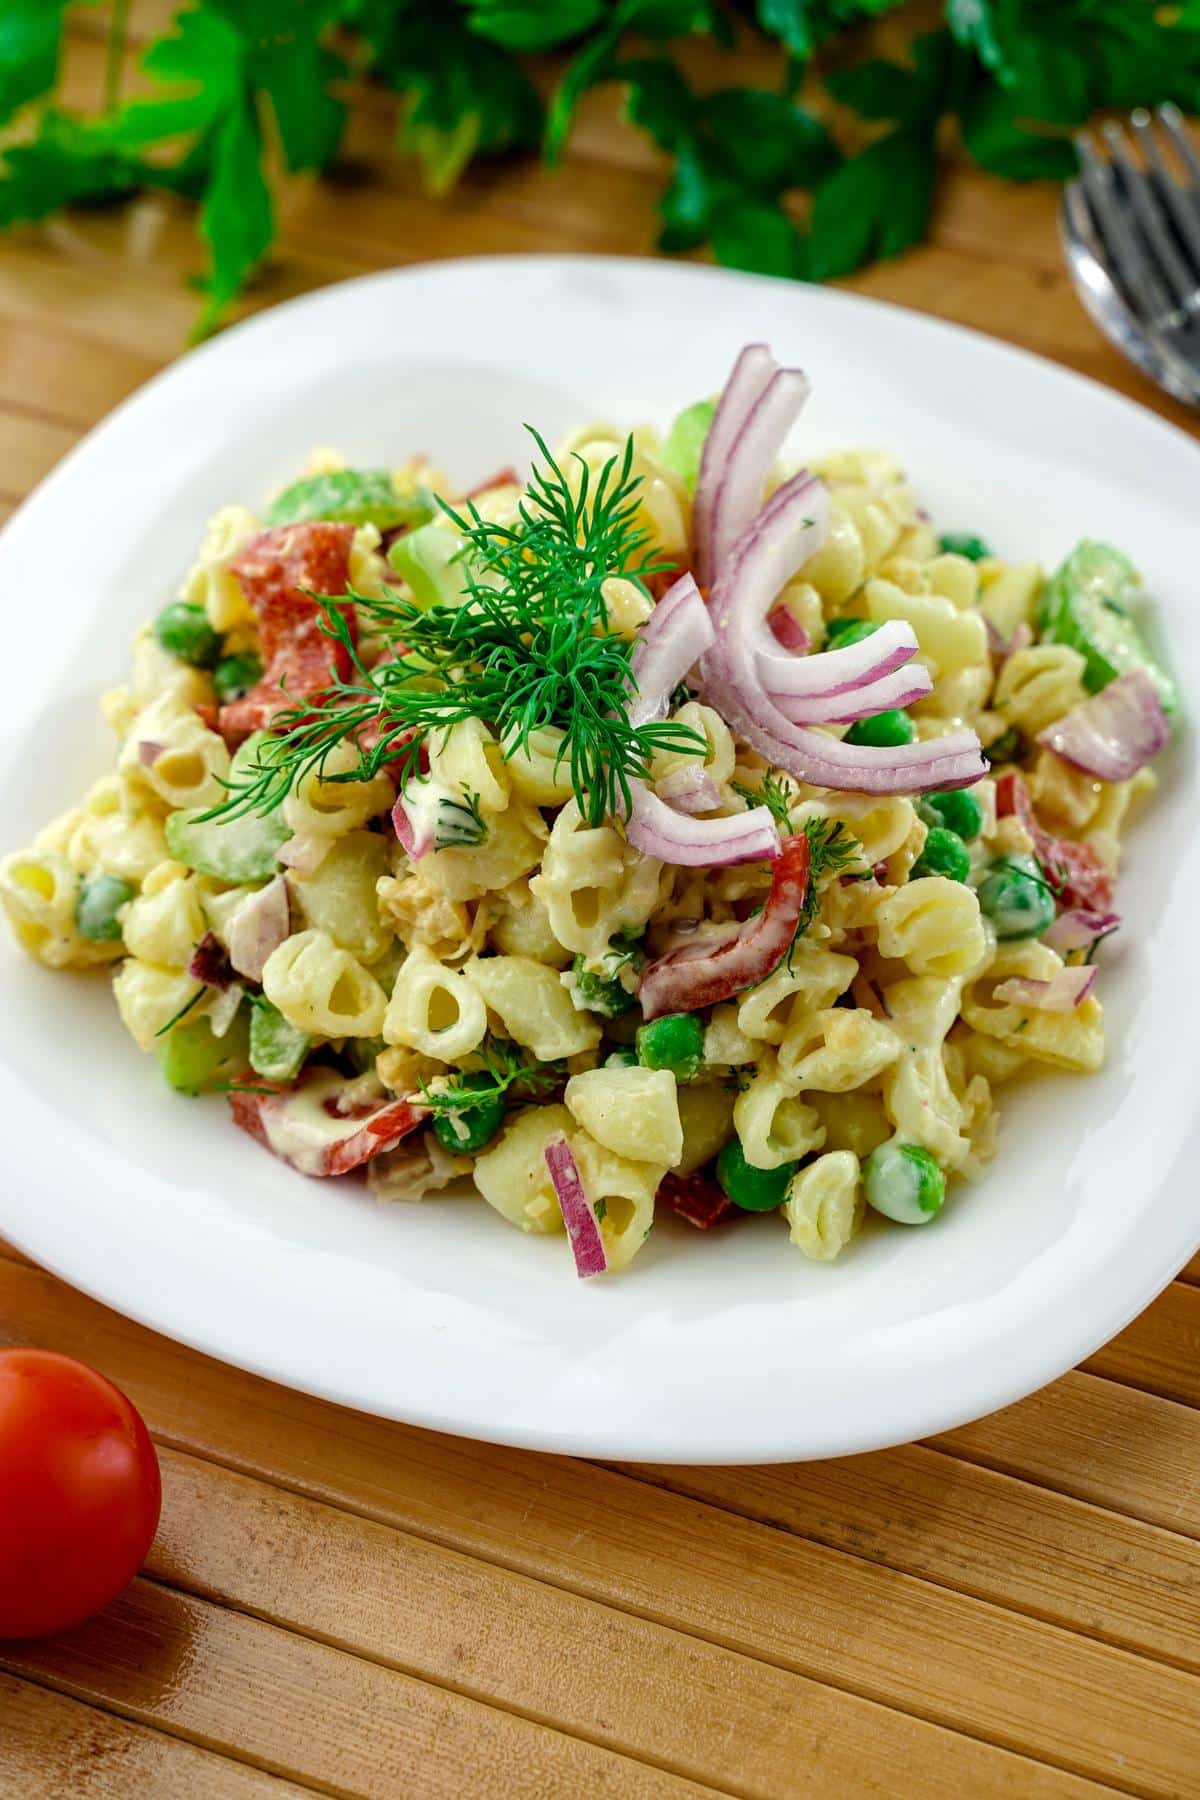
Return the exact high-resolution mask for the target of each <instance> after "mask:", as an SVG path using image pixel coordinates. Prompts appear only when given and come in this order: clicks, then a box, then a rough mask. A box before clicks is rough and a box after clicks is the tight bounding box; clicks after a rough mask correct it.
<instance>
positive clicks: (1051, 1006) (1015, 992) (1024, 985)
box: [992, 963, 1098, 1012]
mask: <svg viewBox="0 0 1200 1800" xmlns="http://www.w3.org/2000/svg"><path fill="white" fill-rule="evenodd" d="M1097 973H1098V971H1097V969H1096V966H1095V964H1094V963H1088V964H1083V963H1077V964H1075V965H1073V966H1072V967H1071V968H1069V969H1060V970H1059V971H1058V973H1057V974H1056V975H1052V976H1051V977H1050V979H1049V980H1048V981H1037V980H1034V979H1033V978H1032V977H1028V976H1024V975H1010V976H1009V978H1008V980H1007V981H999V982H997V983H996V986H995V988H994V989H993V990H992V992H993V998H994V999H996V1000H999V1002H1000V1004H1001V1005H1002V1006H1030V1007H1032V1008H1033V1010H1034V1011H1035V1012H1073V1011H1074V1009H1075V1008H1076V1007H1077V1006H1079V1005H1080V1004H1081V1003H1082V1002H1083V1001H1084V1000H1086V999H1087V997H1088V995H1089V994H1090V993H1091V991H1092V989H1093V988H1094V987H1095V985H1096V975H1097Z"/></svg>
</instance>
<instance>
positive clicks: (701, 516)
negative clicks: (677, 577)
mask: <svg viewBox="0 0 1200 1800" xmlns="http://www.w3.org/2000/svg"><path fill="white" fill-rule="evenodd" d="M778 367H779V365H778V364H777V363H776V361H775V358H774V357H773V356H772V355H771V352H770V351H769V350H768V348H767V346H766V345H765V344H747V345H746V347H745V349H744V350H743V351H742V352H741V354H740V356H739V357H738V359H737V361H736V362H735V363H734V365H733V368H732V370H731V372H730V375H729V379H728V380H727V381H726V383H725V386H724V389H723V390H722V393H721V398H720V400H719V402H718V404H717V410H716V412H715V413H714V414H713V418H712V423H711V424H710V425H709V428H708V433H707V435H706V437H705V439H704V449H703V451H702V452H701V456H700V469H699V472H698V474H697V477H696V493H695V497H694V499H693V501H692V544H693V547H694V551H695V562H696V570H697V573H698V574H699V577H700V580H701V581H703V582H704V583H705V584H706V585H707V584H708V583H710V582H711V581H712V579H713V575H714V573H715V571H714V569H713V567H712V523H713V512H714V507H715V504H716V498H717V491H718V489H719V487H720V485H721V481H722V478H723V476H724V473H725V464H726V462H727V461H728V458H729V453H730V451H731V450H732V449H733V446H734V443H735V441H736V439H737V435H738V433H739V431H740V430H741V429H742V426H743V425H744V424H745V422H746V419H747V417H748V415H749V414H750V412H751V411H752V409H753V408H754V406H755V405H756V404H757V402H758V401H759V399H760V398H761V397H762V394H763V390H764V389H765V388H766V386H767V383H768V382H769V381H770V380H771V377H772V376H773V375H774V374H775V373H776V371H777V369H778Z"/></svg>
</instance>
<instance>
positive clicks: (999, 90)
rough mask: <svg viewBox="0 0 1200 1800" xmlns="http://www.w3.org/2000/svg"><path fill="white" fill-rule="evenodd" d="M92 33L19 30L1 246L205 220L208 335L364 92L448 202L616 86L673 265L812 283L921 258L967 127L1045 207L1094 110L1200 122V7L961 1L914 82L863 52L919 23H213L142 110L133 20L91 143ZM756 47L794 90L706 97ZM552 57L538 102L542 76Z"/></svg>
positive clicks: (458, 2) (54, 26)
mask: <svg viewBox="0 0 1200 1800" xmlns="http://www.w3.org/2000/svg"><path fill="white" fill-rule="evenodd" d="M94 6H95V0H76V3H75V4H74V5H72V3H71V0H3V4H2V6H0V133H2V134H3V135H2V136H0V144H2V145H3V148H2V149H0V226H5V225H13V224H16V223H18V222H21V221H26V220H36V219H42V218H46V217H48V216H49V215H50V214H52V213H54V212H56V211H57V210H58V209H59V208H61V207H63V206H68V205H72V204H86V203H89V202H99V201H112V200H114V199H119V198H121V197H123V196H126V195H129V194H133V193H135V192H137V191H139V190H142V189H146V188H150V189H153V188H159V189H167V190H170V191H172V192H174V193H177V194H180V195H183V196H184V197H186V198H188V199H191V200H194V201H195V202H197V204H198V206H199V225H200V231H201V234H202V235H203V237H204V238H205V240H206V241H207V244H208V247H209V273H208V277H207V282H206V289H207V292H206V298H205V302H204V306H203V309H202V311H201V315H200V318H199V321H198V324H197V331H198V332H199V333H202V332H204V331H207V330H209V329H211V328H212V326H213V325H215V324H216V323H218V322H219V320H220V319H221V318H222V317H223V316H224V314H225V312H226V310H227V309H228V307H229V304H230V302H231V301H232V300H233V299H234V298H235V296H236V295H237V294H238V292H239V291H240V290H241V288H242V287H243V285H244V284H245V282H246V281H247V280H248V279H249V277H250V276H251V275H252V274H253V272H254V270H255V268H256V267H257V266H258V264H259V263H260V262H261V260H262V258H263V256H264V255H265V254H266V252H267V250H268V249H269V248H270V246H271V243H272V241H273V238H274V234H275V217H274V206H273V200H272V183H273V181H274V180H275V178H276V172H277V171H279V170H281V169H282V170H284V171H289V170H292V171H294V170H317V171H319V170H323V169H326V168H328V167H329V165H330V164H331V162H332V161H333V160H334V158H335V157H336V155H337V151H338V147H339V144H340V141H341V135H342V130H343V126H344V122H345V108H346V100H347V96H348V92H349V84H350V83H351V82H352V80H353V79H356V78H364V77H369V78H370V79H373V80H375V81H378V82H380V83H382V84H384V85H385V86H387V87H389V88H391V89H392V90H394V92H395V93H396V95H397V96H398V101H399V112H400V118H399V132H398V139H397V142H398V148H399V151H400V153H401V154H406V155H413V156H415V157H417V158H418V159H419V161H420V164H421V167H422V169H423V172H424V176H425V179H426V182H427V184H428V186H429V187H430V189H431V191H433V192H434V193H444V192H445V191H446V190H447V189H448V188H449V187H451V186H452V185H453V183H454V182H455V181H456V180H457V178H458V177H459V175H460V174H461V173H462V171H463V169H464V168H465V167H466V166H467V164H468V163H470V162H471V161H472V159H473V158H475V157H476V156H493V155H497V154H500V153H506V152H514V151H535V150H537V149H538V148H539V147H540V148H541V150H542V152H543V153H544V155H545V156H546V157H547V159H548V160H550V161H551V162H553V161H554V160H555V159H557V157H558V156H559V155H561V153H562V150H563V147H564V145H565V143H566V141H567V139H568V136H569V134H570V128H571V122H572V118H573V116H574V112H575V109H576V106H577V104H578V102H579V99H580V97H581V96H582V95H583V94H584V92H585V91H586V90H587V89H588V88H590V87H594V86H596V85H598V84H600V83H606V82H607V83H617V84H619V85H620V86H621V87H622V89H623V90H624V92H625V95H626V101H627V111H628V116H629V118H630V120H631V121H632V123H633V124H634V125H635V126H638V127H640V128H641V129H642V130H644V131H645V132H647V133H648V134H649V136H650V137H651V138H652V139H653V140H654V142H655V143H656V144H657V145H658V146H659V147H660V148H661V149H663V150H664V151H666V152H667V154H668V156H669V157H670V158H671V159H672V173H671V175H670V178H669V181H668V184H667V187H666V190H665V192H664V195H663V199H662V229H661V233H660V238H659V242H660V245H661V247H662V248H663V249H665V250H685V249H694V248H697V247H699V246H702V245H708V246H709V247H710V248H711V250H712V251H713V253H714V255H715V256H716V257H717V259H718V260H719V261H721V262H724V263H728V264H731V265H733V266H735V267H738V268H747V269H755V270H760V271H765V272H768V273H772V274H782V275H794V276H800V277H805V278H808V279H812V280H823V279H826V278H829V277H832V276H837V275H844V274H848V273H849V272H850V271H851V270H852V269H855V268H857V267H858V266H859V265H860V264H861V263H863V262H865V261H868V260H869V259H871V258H872V257H875V256H889V255H894V254H895V253H896V252H897V251H899V250H902V249H904V248H905V247H906V246H907V245H908V244H911V243H914V242H915V241H916V240H917V239H919V238H920V236H921V235H922V232H923V231H924V228H925V222H926V219H927V216H928V212H929V206H930V201H931V198H932V194H933V188H934V182H935V178H936V173H937V162H938V154H939V147H940V146H941V145H942V144H943V143H944V141H945V138H946V135H947V127H946V121H947V120H953V121H954V126H953V130H954V131H955V132H956V133H957V135H958V137H959V139H960V140H961V143H962V145H963V147H964V148H965V150H966V151H967V153H968V154H969V155H970V156H971V157H972V158H973V159H974V160H975V161H976V162H977V163H979V164H980V165H981V166H982V167H984V168H987V169H990V170H992V171H994V172H996V173H997V174H1000V175H1004V176H1007V177H1010V178H1011V179H1013V180H1018V181H1026V180H1033V179H1038V178H1052V179H1059V178H1062V177H1064V176H1066V175H1068V174H1069V173H1070V172H1071V170H1072V168H1073V151H1072V148H1071V144H1070V139H1069V135H1068V134H1069V131H1070V128H1072V127H1074V126H1077V125H1079V124H1080V123H1082V122H1083V121H1084V120H1085V119H1086V118H1087V117H1088V116H1089V115H1090V114H1091V113H1092V112H1094V111H1095V110H1097V109H1098V108H1102V107H1131V106H1135V105H1142V106H1151V105H1155V104H1157V103H1158V102H1160V101H1163V100H1174V101H1176V102H1177V103H1178V104H1179V105H1181V106H1182V107H1184V108H1185V109H1187V110H1200V0H1174V3H1172V4H1158V3H1156V0H943V5H942V7H941V23H940V28H939V29H937V30H936V31H933V32H929V33H927V34H926V35H923V36H918V37H917V38H916V39H915V41H914V42H913V44H912V48H911V54H910V56H909V58H908V60H907V61H906V62H904V63H902V64H901V63H891V62H880V61H858V62H855V61H854V60H853V52H854V48H855V45H854V41H853V28H854V27H856V26H861V25H862V24H863V23H865V22H867V21H869V20H871V19H874V18H877V17H879V16H880V15H882V14H884V13H890V12H894V11H896V10H897V9H898V6H899V0H739V3H737V4H734V3H733V0H193V4H191V5H185V6H182V7H181V8H180V10H179V12H178V13H177V14H176V16H175V20H174V24H173V26H172V28H171V30H170V31H169V32H168V33H167V34H166V35H165V36H163V37H161V38H159V39H157V40H156V41H154V42H152V43H151V44H150V45H149V46H148V48H147V49H146V50H145V51H144V53H143V55H142V58H141V67H142V70H143V73H144V74H145V75H146V77H148V79H149V82H150V84H151V87H152V93H151V96H150V97H146V98H137V99H130V100H125V101H122V100H121V97H120V73H121V68H122V63H123V56H124V44H125V29H126V15H127V8H128V0H111V3H110V6H109V21H110V26H109V52H108V58H107V77H106V80H105V84H104V92H103V94H102V95H101V96H99V97H98V106H97V109H96V111H95V112H94V113H93V114H90V115H86V116H85V115H80V114H77V113H73V112H68V111H67V110H65V109H64V108H63V107H62V106H60V105H58V104H56V102H55V99H54V94H55V89H56V87H57V84H58V72H59V64H60V60H61V49H62V42H63V37H64V33H65V31H66V28H67V24H68V21H69V18H70V15H71V14H72V12H83V11H85V10H87V9H89V8H94ZM930 13H931V9H930V8H929V6H928V5H927V6H925V7H922V8H920V9H919V10H917V9H914V23H916V22H918V21H924V22H925V23H928V22H929V20H930ZM748 31H749V32H757V33H758V34H760V35H761V36H762V37H765V38H766V39H769V40H773V41H774V42H775V43H777V44H778V46H779V56H778V61H777V70H776V75H775V78H774V79H773V80H772V82H771V83H770V84H769V85H764V86H760V87H752V86H729V87H718V88H717V89H716V90H715V91H712V90H707V91H704V92H700V91H698V90H697V89H696V87H695V86H694V85H693V84H692V82H691V81H690V80H689V78H688V75H687V74H686V72H685V65H686V64H687V62H688V58H687V56H686V54H684V47H685V44H686V41H687V40H688V39H689V38H695V37H697V36H707V37H710V38H712V39H714V40H715V41H716V42H717V44H718V45H721V46H725V47H726V48H727V49H732V48H733V46H734V44H735V42H736V41H737V40H738V39H739V38H740V37H742V36H744V34H745V33H746V32H748ZM846 34H851V35H850V36H849V37H847V35H846ZM843 39H845V40H846V41H845V42H843V41H842V40H843ZM547 53H553V54H554V57H555V59H556V68H557V70H558V79H557V83H556V85H555V86H554V87H553V90H552V92H551V94H550V98H549V100H548V101H543V99H542V97H541V92H540V88H539V85H536V84H535V81H534V79H533V78H532V73H531V71H537V70H540V69H541V68H542V64H541V63H540V62H539V61H538V59H540V58H542V57H544V56H545V55H546V54H547ZM814 59H815V60H814ZM541 85H543V86H544V82H543V83H542V84H541ZM801 94H803V96H804V101H805V103H804V104H802V103H801V100H800V99H799V98H798V96H799V95H801ZM826 100H830V101H833V102H836V103H837V105H838V107H839V109H841V113H840V117H841V118H843V119H844V120H845V121H846V123H847V127H848V130H847V136H848V137H849V139H850V140H851V141H852V142H855V143H856V144H858V145H862V144H863V143H864V142H865V147H863V148H858V149H857V153H856V154H853V155H850V156H846V155H845V154H844V153H843V151H842V150H841V149H840V148H839V145H838V143H836V142H835V140H834V138H833V137H832V136H831V134H830V132H829V130H828V128H827V125H826V123H824V122H823V119H822V118H819V117H818V116H816V114H817V112H820V113H821V114H822V115H825V114H827V113H828V112H830V110H831V109H830V108H829V107H828V106H826V105H825V101H826ZM810 102H811V104H812V105H814V106H815V107H816V112H814V111H813V110H810V104H809V103H810ZM855 119H857V121H859V122H860V124H859V128H858V129H855V128H854V121H855ZM839 135H840V132H839Z"/></svg>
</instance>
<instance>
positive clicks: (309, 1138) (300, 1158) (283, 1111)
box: [262, 1071, 365, 1175]
mask: <svg viewBox="0 0 1200 1800" xmlns="http://www.w3.org/2000/svg"><path fill="white" fill-rule="evenodd" d="M345 1090H346V1082H345V1081H344V1080H343V1079H342V1077H341V1076H340V1075H337V1074H335V1073H333V1072H332V1071H331V1072H330V1073H329V1074H328V1075H318V1076H316V1077H315V1078H314V1079H313V1080H312V1081H308V1082H306V1083H305V1085H304V1086H303V1087H302V1088H297V1089H296V1091H295V1092H294V1093H291V1094H285V1095H281V1096H280V1097H279V1099H278V1100H269V1101H268V1102H267V1103H266V1105H265V1106H264V1107H263V1109H262V1128H263V1133H264V1135H265V1136H266V1140H267V1143H268V1144H269V1145H270V1147H271V1149H272V1151H273V1152H274V1153H275V1155H276V1156H278V1157H279V1158H280V1160H281V1161H283V1162H286V1163H290V1164H291V1166H292V1167H293V1168H294V1169H298V1170H299V1171H300V1173H301V1174H302V1175H323V1174H324V1173H325V1169H326V1167H327V1162H328V1153H329V1151H330V1149H332V1147H333V1146H334V1145H335V1144H344V1143H345V1142H346V1140H347V1139H348V1138H352V1137H354V1136H356V1134H357V1133H358V1132H360V1131H361V1130H362V1128H363V1125H364V1122H365V1121H364V1120H362V1119H337V1118H332V1117H331V1116H330V1114H329V1113H327V1112H326V1111H325V1102H326V1100H332V1099H334V1098H335V1097H337V1096H340V1095H342V1094H344V1092H345Z"/></svg>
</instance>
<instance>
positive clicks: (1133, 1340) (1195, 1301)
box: [1083, 1281, 1200, 1407]
mask: <svg viewBox="0 0 1200 1800" xmlns="http://www.w3.org/2000/svg"><path fill="white" fill-rule="evenodd" d="M1083 1367H1084V1368H1085V1369H1087V1370H1089V1371H1090V1372H1091V1373H1092V1374H1094V1375H1103V1376H1105V1377H1107V1378H1108V1379H1109V1380H1110V1381H1120V1382H1123V1383H1125V1384H1127V1385H1128V1386H1130V1387H1136V1388H1142V1389H1143V1390H1144V1391H1145V1392H1147V1393H1150V1394H1160V1395H1162V1396H1163V1397H1164V1398H1165V1399H1167V1400H1176V1401H1178V1402H1179V1403H1180V1404H1181V1405H1183V1406H1193V1407H1200V1288H1198V1287H1194V1286H1191V1285H1189V1284H1188V1283H1187V1282H1183V1281H1173V1282H1172V1283H1171V1285H1170V1287H1168V1288H1164V1290H1163V1292H1162V1293H1161V1294H1160V1295H1159V1296H1158V1299H1157V1300H1156V1301H1155V1302H1154V1304H1153V1305H1152V1306H1150V1307H1148V1308H1147V1309H1146V1311H1145V1312H1144V1313H1142V1314H1141V1316H1140V1317H1139V1318H1136V1319H1134V1320H1133V1321H1132V1323H1131V1324H1129V1325H1127V1326H1126V1327H1125V1330H1124V1331H1123V1332H1122V1333H1121V1335H1120V1336H1119V1337H1116V1338H1114V1339H1113V1341H1112V1343H1111V1344H1106V1345H1105V1346H1104V1348H1103V1349H1102V1350H1098V1351H1097V1352H1096V1354H1095V1356H1092V1357H1089V1358H1088V1360H1087V1362H1086V1363H1084V1365H1083Z"/></svg>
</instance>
